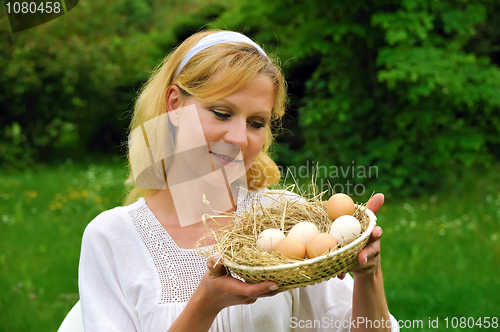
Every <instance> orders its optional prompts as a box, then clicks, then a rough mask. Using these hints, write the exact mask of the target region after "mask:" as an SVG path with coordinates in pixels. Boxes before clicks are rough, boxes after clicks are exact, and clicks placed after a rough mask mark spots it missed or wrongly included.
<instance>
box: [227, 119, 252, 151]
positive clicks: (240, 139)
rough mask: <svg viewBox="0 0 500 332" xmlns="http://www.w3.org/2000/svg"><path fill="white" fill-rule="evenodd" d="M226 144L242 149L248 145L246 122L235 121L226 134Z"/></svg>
mask: <svg viewBox="0 0 500 332" xmlns="http://www.w3.org/2000/svg"><path fill="white" fill-rule="evenodd" d="M224 142H229V143H233V144H236V145H237V146H238V147H239V148H240V149H243V148H244V147H246V146H247V145H248V137H247V123H246V121H245V120H243V119H242V120H238V121H233V122H232V123H231V124H230V127H229V129H228V131H227V132H226V134H225V135H224Z"/></svg>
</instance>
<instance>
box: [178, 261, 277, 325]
mask: <svg viewBox="0 0 500 332" xmlns="http://www.w3.org/2000/svg"><path fill="white" fill-rule="evenodd" d="M217 260H218V258H217V257H216V258H212V259H209V260H208V261H207V267H208V271H207V272H206V273H205V275H204V276H203V278H202V280H201V282H200V284H199V285H198V288H196V290H195V291H194V293H193V295H192V296H191V299H190V300H189V302H188V303H187V305H186V307H185V308H184V310H183V311H182V313H181V314H180V315H179V317H177V319H176V320H175V322H174V323H173V324H172V326H171V327H170V329H169V330H168V331H169V332H174V331H175V332H180V331H190V332H198V331H199V332H201V331H208V330H209V329H210V327H211V326H212V323H213V321H214V319H215V317H216V316H217V314H218V313H219V312H220V311H221V310H222V309H224V308H226V307H229V306H233V305H238V304H251V303H254V302H255V301H256V300H257V299H258V298H260V297H267V296H273V295H276V294H277V293H279V291H276V288H277V285H276V283H275V282H271V281H265V282H262V283H258V284H246V283H244V282H242V281H240V280H238V279H235V278H233V277H231V275H230V274H229V273H228V271H227V270H226V268H225V267H224V266H223V265H222V264H221V263H220V262H219V263H217Z"/></svg>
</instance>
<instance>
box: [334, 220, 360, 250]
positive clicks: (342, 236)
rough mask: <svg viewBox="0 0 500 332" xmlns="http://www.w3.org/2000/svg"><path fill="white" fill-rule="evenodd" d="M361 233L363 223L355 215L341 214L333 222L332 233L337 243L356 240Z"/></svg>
mask: <svg viewBox="0 0 500 332" xmlns="http://www.w3.org/2000/svg"><path fill="white" fill-rule="evenodd" d="M359 234H361V224H360V223H359V221H358V219H356V218H355V217H353V216H340V217H338V218H337V219H335V221H334V222H333V224H332V227H331V228H330V235H333V237H334V238H335V240H336V241H337V243H341V242H342V241H344V243H345V244H348V243H351V242H352V241H354V240H355V239H356V238H357V237H358V236H359Z"/></svg>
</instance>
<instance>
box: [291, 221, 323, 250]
mask: <svg viewBox="0 0 500 332" xmlns="http://www.w3.org/2000/svg"><path fill="white" fill-rule="evenodd" d="M318 233H319V230H318V227H316V225H315V224H313V223H312V222H309V221H302V222H299V223H298V224H297V225H295V226H293V227H292V229H291V230H290V232H288V237H294V238H296V239H299V240H300V241H301V242H302V243H303V244H304V245H305V246H307V242H308V241H309V240H310V239H311V238H312V237H313V236H315V235H316V234H318Z"/></svg>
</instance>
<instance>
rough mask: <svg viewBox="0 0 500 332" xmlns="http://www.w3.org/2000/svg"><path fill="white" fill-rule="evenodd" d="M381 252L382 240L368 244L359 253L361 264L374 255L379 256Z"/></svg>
mask: <svg viewBox="0 0 500 332" xmlns="http://www.w3.org/2000/svg"><path fill="white" fill-rule="evenodd" d="M379 254H380V241H378V240H377V241H374V242H372V243H370V244H369V245H367V246H366V247H365V248H364V249H363V250H361V252H360V253H359V255H358V262H359V263H360V264H365V263H366V262H367V261H368V260H370V259H372V258H373V257H377V256H378V255H379Z"/></svg>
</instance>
